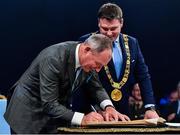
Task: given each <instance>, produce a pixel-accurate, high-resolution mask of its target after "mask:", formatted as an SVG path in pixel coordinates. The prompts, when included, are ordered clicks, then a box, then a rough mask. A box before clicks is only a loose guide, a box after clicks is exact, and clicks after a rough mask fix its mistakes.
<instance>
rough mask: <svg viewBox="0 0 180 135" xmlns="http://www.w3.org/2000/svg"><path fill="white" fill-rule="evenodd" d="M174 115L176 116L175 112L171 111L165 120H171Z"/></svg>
mask: <svg viewBox="0 0 180 135" xmlns="http://www.w3.org/2000/svg"><path fill="white" fill-rule="evenodd" d="M175 117H176V113H171V114H170V115H168V117H167V121H172V120H173V119H174V118H175Z"/></svg>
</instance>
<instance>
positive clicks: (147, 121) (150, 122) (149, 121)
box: [87, 117, 166, 126]
mask: <svg viewBox="0 0 180 135" xmlns="http://www.w3.org/2000/svg"><path fill="white" fill-rule="evenodd" d="M165 121H166V120H165V119H163V118H161V117H160V118H155V119H141V120H131V121H104V122H99V123H98V122H92V123H90V124H88V125H87V126H131V125H135V126H138V125H144V126H149V125H161V124H164V123H165Z"/></svg>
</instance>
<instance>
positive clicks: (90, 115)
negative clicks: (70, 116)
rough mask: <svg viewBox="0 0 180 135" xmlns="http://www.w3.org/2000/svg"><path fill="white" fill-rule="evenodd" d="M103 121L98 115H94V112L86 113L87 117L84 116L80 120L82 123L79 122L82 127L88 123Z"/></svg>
mask: <svg viewBox="0 0 180 135" xmlns="http://www.w3.org/2000/svg"><path fill="white" fill-rule="evenodd" d="M102 121H104V119H103V117H102V116H101V115H100V114H99V113H96V112H91V113H88V114H87V115H85V116H84V117H83V119H82V122H81V125H82V126H84V125H87V124H88V123H91V122H97V123H98V122H102Z"/></svg>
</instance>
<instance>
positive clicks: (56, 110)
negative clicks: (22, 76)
mask: <svg viewBox="0 0 180 135" xmlns="http://www.w3.org/2000/svg"><path fill="white" fill-rule="evenodd" d="M61 64H62V63H61ZM61 68H62V66H61V65H60V62H59V61H58V58H56V57H45V58H43V59H42V61H41V63H40V65H39V78H40V97H41V101H42V105H43V111H44V112H45V113H46V114H48V115H49V116H50V117H53V118H60V119H62V120H65V121H67V122H70V121H71V120H72V117H73V115H74V112H72V111H71V110H69V109H67V108H66V107H65V106H63V105H62V104H61V103H60V100H62V99H59V97H60V95H59V91H63V90H59V89H60V88H61V87H60V82H61V79H60V78H61V77H62V73H61V72H62V71H64V70H61Z"/></svg>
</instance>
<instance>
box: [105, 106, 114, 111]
mask: <svg viewBox="0 0 180 135" xmlns="http://www.w3.org/2000/svg"><path fill="white" fill-rule="evenodd" d="M109 107H111V108H114V106H112V105H107V106H106V107H105V108H104V110H106V109H107V108H109Z"/></svg>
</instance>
